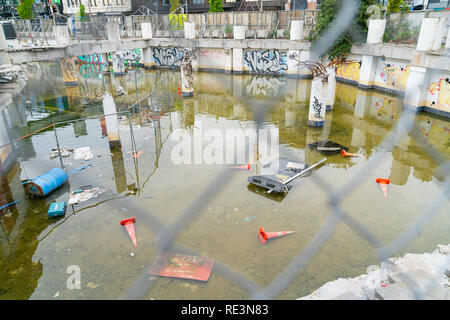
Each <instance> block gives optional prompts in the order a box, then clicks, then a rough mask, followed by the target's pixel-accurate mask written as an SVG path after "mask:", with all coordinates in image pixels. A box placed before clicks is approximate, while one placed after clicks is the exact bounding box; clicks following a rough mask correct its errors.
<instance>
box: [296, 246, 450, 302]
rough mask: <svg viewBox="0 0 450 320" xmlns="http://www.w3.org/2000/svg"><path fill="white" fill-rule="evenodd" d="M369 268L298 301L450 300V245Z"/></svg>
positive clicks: (327, 284)
mask: <svg viewBox="0 0 450 320" xmlns="http://www.w3.org/2000/svg"><path fill="white" fill-rule="evenodd" d="M372 267H373V268H370V267H369V269H368V270H369V272H368V273H367V274H363V275H360V276H358V277H355V278H345V279H343V278H339V279H337V280H335V281H331V282H328V283H326V284H324V285H323V286H322V287H320V288H319V289H317V290H316V291H314V292H313V293H311V294H310V295H308V296H305V297H302V298H299V299H298V300H419V299H420V300H450V279H449V276H450V244H448V245H439V246H438V248H437V249H436V250H435V251H433V252H432V253H424V254H411V253H408V254H406V255H405V256H403V257H401V258H391V259H388V260H387V261H386V262H383V263H382V264H381V266H380V267H376V266H372Z"/></svg>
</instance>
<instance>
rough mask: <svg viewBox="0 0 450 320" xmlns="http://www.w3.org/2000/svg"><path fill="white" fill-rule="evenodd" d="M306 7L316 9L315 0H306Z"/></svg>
mask: <svg viewBox="0 0 450 320" xmlns="http://www.w3.org/2000/svg"><path fill="white" fill-rule="evenodd" d="M306 9H308V10H317V0H308V2H307V4H306Z"/></svg>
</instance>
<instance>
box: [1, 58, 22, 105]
mask: <svg viewBox="0 0 450 320" xmlns="http://www.w3.org/2000/svg"><path fill="white" fill-rule="evenodd" d="M27 82H28V77H27V74H26V71H25V70H24V69H23V68H22V67H21V66H16V65H10V64H5V65H1V66H0V109H1V108H2V107H5V106H7V105H9V104H11V103H12V98H13V97H14V96H15V95H17V94H19V93H20V92H21V91H22V90H23V88H24V87H25V86H26V85H27Z"/></svg>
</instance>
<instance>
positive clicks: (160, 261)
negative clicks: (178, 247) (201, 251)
mask: <svg viewBox="0 0 450 320" xmlns="http://www.w3.org/2000/svg"><path fill="white" fill-rule="evenodd" d="M213 264H214V259H210V258H201V257H196V256H188V255H184V254H179V253H161V254H160V255H159V256H158V257H157V258H156V261H155V262H154V263H153V265H152V266H151V268H150V270H149V271H148V274H150V275H153V276H162V277H173V278H183V279H191V280H201V281H208V279H209V275H210V274H211V270H212V267H213Z"/></svg>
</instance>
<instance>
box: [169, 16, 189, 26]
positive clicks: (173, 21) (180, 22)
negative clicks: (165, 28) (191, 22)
mask: <svg viewBox="0 0 450 320" xmlns="http://www.w3.org/2000/svg"><path fill="white" fill-rule="evenodd" d="M185 22H187V15H186V14H169V26H170V30H183V28H184V23H185Z"/></svg>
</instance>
